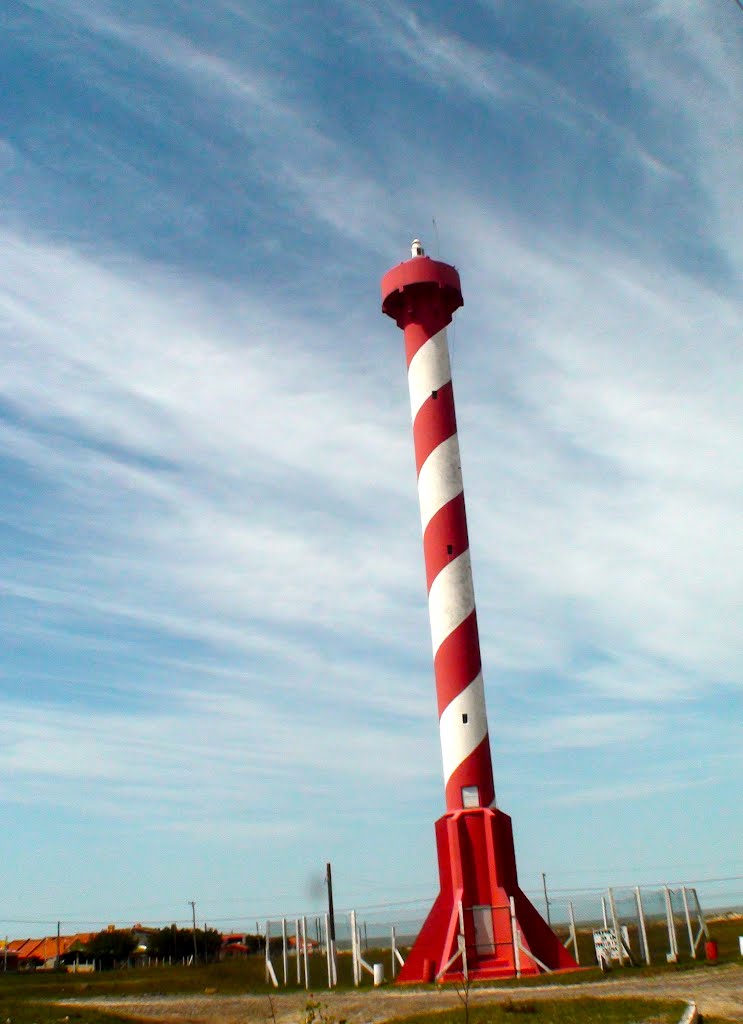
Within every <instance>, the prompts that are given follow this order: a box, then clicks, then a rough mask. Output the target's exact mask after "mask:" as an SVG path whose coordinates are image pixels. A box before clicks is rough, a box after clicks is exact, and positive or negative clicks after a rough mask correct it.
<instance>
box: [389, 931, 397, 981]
mask: <svg viewBox="0 0 743 1024" xmlns="http://www.w3.org/2000/svg"><path fill="white" fill-rule="evenodd" d="M395 939H396V936H395V926H394V924H393V925H392V927H391V929H390V951H391V954H392V971H391V975H392V980H393V981H394V980H395V975H396V974H397V964H396V963H395V960H396V959H397V957H396V956H395V949H396V948H397V942H396V941H395Z"/></svg>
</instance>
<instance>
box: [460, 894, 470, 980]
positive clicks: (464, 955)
mask: <svg viewBox="0 0 743 1024" xmlns="http://www.w3.org/2000/svg"><path fill="white" fill-rule="evenodd" d="M459 930H460V932H461V934H462V970H463V973H464V980H465V981H468V980H469V967H468V965H467V936H466V934H465V930H464V908H463V906H462V901H461V900H460V901H459Z"/></svg>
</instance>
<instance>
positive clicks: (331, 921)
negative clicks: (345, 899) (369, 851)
mask: <svg viewBox="0 0 743 1024" xmlns="http://www.w3.org/2000/svg"><path fill="white" fill-rule="evenodd" d="M325 880H326V882H327V885H328V932H329V935H328V945H329V946H330V949H329V950H328V954H329V957H330V962H331V963H332V965H333V974H335V913H334V912H333V873H332V871H331V869H330V862H328V864H326V866H325ZM333 980H334V981H335V979H333Z"/></svg>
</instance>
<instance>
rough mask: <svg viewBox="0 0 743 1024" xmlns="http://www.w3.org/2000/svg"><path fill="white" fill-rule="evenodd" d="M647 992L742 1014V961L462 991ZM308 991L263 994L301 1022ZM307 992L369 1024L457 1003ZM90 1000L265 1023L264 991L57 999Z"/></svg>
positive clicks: (215, 1020) (474, 996)
mask: <svg viewBox="0 0 743 1024" xmlns="http://www.w3.org/2000/svg"><path fill="white" fill-rule="evenodd" d="M581 995H584V996H589V995H590V996H607V997H611V996H624V995H627V996H649V997H650V998H658V999H666V998H667V999H686V1000H694V1001H695V1002H696V1004H697V1006H698V1008H699V1011H700V1012H701V1013H702V1014H708V1015H710V1016H717V1017H726V1018H728V1019H730V1020H732V1021H743V967H741V966H738V965H737V964H727V965H724V966H720V967H716V968H713V969H710V968H703V969H700V970H692V971H688V972H683V973H681V972H679V973H670V972H669V973H664V974H659V975H654V976H651V977H644V978H643V977H632V976H630V975H625V976H624V977H618V976H617V974H616V973H615V974H613V975H612V976H611V977H610V978H605V979H602V980H601V981H598V982H595V983H594V982H592V983H587V984H582V985H551V986H550V985H540V986H538V987H537V986H530V987H529V988H523V989H514V988H508V989H503V988H501V989H498V988H497V987H495V986H494V987H493V988H478V989H473V990H472V992H471V993H470V1001H471V1003H485V1002H496V1001H499V1000H507V999H510V1000H514V1001H515V1000H517V999H527V1000H529V1001H534V1000H536V999H569V998H573V997H575V996H581ZM308 998H309V996H308V995H307V994H306V993H304V992H293V993H289V994H282V993H281V992H277V993H276V994H275V995H272V996H271V1001H272V1003H273V1014H274V1015H275V1020H276V1024H303V1022H304V1018H305V1006H306V1004H307V1001H308ZM314 999H315V1000H316V1001H319V1002H320V1003H322V1005H323V1008H324V1010H325V1013H326V1014H327V1015H328V1016H329V1017H332V1018H334V1019H335V1020H347V1021H348V1022H349V1024H377V1022H379V1021H383V1020H387V1019H389V1018H391V1017H403V1016H406V1015H408V1014H411V1013H417V1012H419V1011H422V1010H443V1009H446V1008H447V1007H449V1006H459V1005H460V1003H459V999H458V996H457V994H456V992H454V991H453V990H452V989H451V988H442V989H440V990H431V991H421V990H411V989H400V988H393V987H391V986H390V987H386V988H382V989H372V990H370V989H362V990H361V991H359V992H345V991H344V992H328V991H323V990H322V989H318V990H317V991H316V992H315V994H314ZM73 1002H79V1005H87V1006H90V1005H95V1006H98V1007H101V1008H105V1009H108V1010H112V1011H113V1010H115V1011H116V1012H117V1013H119V1014H124V1015H130V1016H133V1017H148V1018H150V1019H152V1020H163V1021H168V1022H174V1021H178V1022H188V1024H273V1019H272V1011H271V1005H270V1003H269V998H268V996H266V995H260V996H258V995H244V996H224V995H220V994H219V992H216V993H212V994H204V995H198V996H193V995H192V996H159V997H156V996H145V997H130V998H118V997H117V998H113V997H112V998H106V999H96V1000H95V1001H92V1002H91V1001H90V1000H85V1001H82V1000H80V1001H77V1000H75V1001H72V1000H68V1001H65V1005H70V1004H71V1003H73Z"/></svg>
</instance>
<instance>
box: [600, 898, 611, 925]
mask: <svg viewBox="0 0 743 1024" xmlns="http://www.w3.org/2000/svg"><path fill="white" fill-rule="evenodd" d="M601 916H602V917H603V919H604V928H608V927H609V919H608V918H607V916H606V900H605V899H604V897H603V896H602V897H601Z"/></svg>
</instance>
